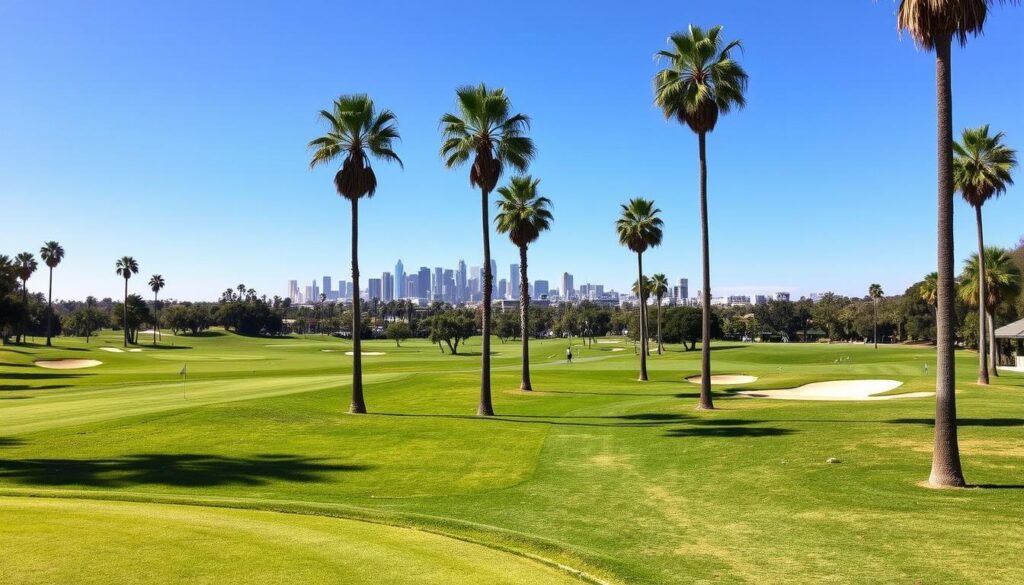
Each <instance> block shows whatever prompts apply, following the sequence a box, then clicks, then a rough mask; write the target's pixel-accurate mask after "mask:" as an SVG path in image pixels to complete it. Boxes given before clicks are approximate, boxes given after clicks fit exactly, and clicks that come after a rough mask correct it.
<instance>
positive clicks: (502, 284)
mask: <svg viewBox="0 0 1024 585" xmlns="http://www.w3.org/2000/svg"><path fill="white" fill-rule="evenodd" d="M506 295H508V281H507V280H505V279H504V278H502V279H501V280H499V281H498V290H497V291H495V295H494V298H496V299H503V298H505V296H506Z"/></svg>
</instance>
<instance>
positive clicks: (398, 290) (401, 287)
mask: <svg viewBox="0 0 1024 585" xmlns="http://www.w3.org/2000/svg"><path fill="white" fill-rule="evenodd" d="M406 284H407V283H406V280H405V266H404V265H403V264H402V259H401V258H399V259H398V262H396V263H395V298H396V299H403V298H405V297H407V296H412V295H410V294H409V292H408V289H407V288H406Z"/></svg>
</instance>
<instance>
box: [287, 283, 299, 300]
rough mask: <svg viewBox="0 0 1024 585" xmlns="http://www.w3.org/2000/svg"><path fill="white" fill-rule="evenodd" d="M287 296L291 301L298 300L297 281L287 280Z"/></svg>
mask: <svg viewBox="0 0 1024 585" xmlns="http://www.w3.org/2000/svg"><path fill="white" fill-rule="evenodd" d="M288 298H289V299H291V300H292V302H293V303H298V302H299V281H297V280H289V281H288Z"/></svg>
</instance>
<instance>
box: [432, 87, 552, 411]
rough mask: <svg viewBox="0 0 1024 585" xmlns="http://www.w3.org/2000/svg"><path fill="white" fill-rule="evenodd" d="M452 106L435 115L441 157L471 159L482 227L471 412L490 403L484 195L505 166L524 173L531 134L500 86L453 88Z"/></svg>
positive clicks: (447, 161)
mask: <svg viewBox="0 0 1024 585" xmlns="http://www.w3.org/2000/svg"><path fill="white" fill-rule="evenodd" d="M455 96H456V105H457V107H458V112H457V113H455V114H451V113H448V114H445V115H443V116H441V136H442V138H443V142H442V143H441V158H443V159H444V165H445V166H446V167H447V168H449V169H453V168H455V167H458V166H461V165H462V164H464V163H466V162H467V161H469V160H470V158H472V159H473V162H472V167H471V168H470V171H469V184H470V185H471V186H473V187H476V188H478V189H480V216H481V222H480V223H481V226H482V228H483V246H484V263H483V276H482V278H483V284H482V288H483V297H484V298H483V317H482V323H481V329H482V331H481V334H482V336H483V342H482V347H481V350H480V351H481V358H482V363H481V374H480V404H479V405H478V406H477V415H480V416H493V415H494V407H493V406H492V404H491V293H492V290H493V286H494V275H493V274H491V226H490V222H489V221H488V205H489V202H488V196H489V195H490V193H491V191H493V190H494V188H495V187H496V186H497V184H498V179H499V178H501V174H502V173H503V172H504V170H505V167H506V166H510V167H512V168H513V169H515V170H516V171H518V172H520V173H525V172H526V169H527V167H529V165H530V161H531V160H532V159H533V157H534V154H535V149H534V145H533V140H532V139H530V137H528V136H526V135H525V134H526V131H527V130H529V129H530V118H529V117H527V116H525V115H523V114H513V113H512V102H511V100H509V98H508V96H506V95H505V90H504V89H501V88H498V89H490V88H488V87H487V86H486V85H484V84H483V83H481V84H480V85H478V86H476V87H472V86H463V87H460V88H458V89H456V90H455Z"/></svg>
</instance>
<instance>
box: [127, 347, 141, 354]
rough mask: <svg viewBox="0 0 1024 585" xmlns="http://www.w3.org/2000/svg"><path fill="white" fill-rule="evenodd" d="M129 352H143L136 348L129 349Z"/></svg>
mask: <svg viewBox="0 0 1024 585" xmlns="http://www.w3.org/2000/svg"><path fill="white" fill-rule="evenodd" d="M128 351H130V352H132V353H138V352H140V351H142V350H141V349H139V348H134V349H129V350H128Z"/></svg>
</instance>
